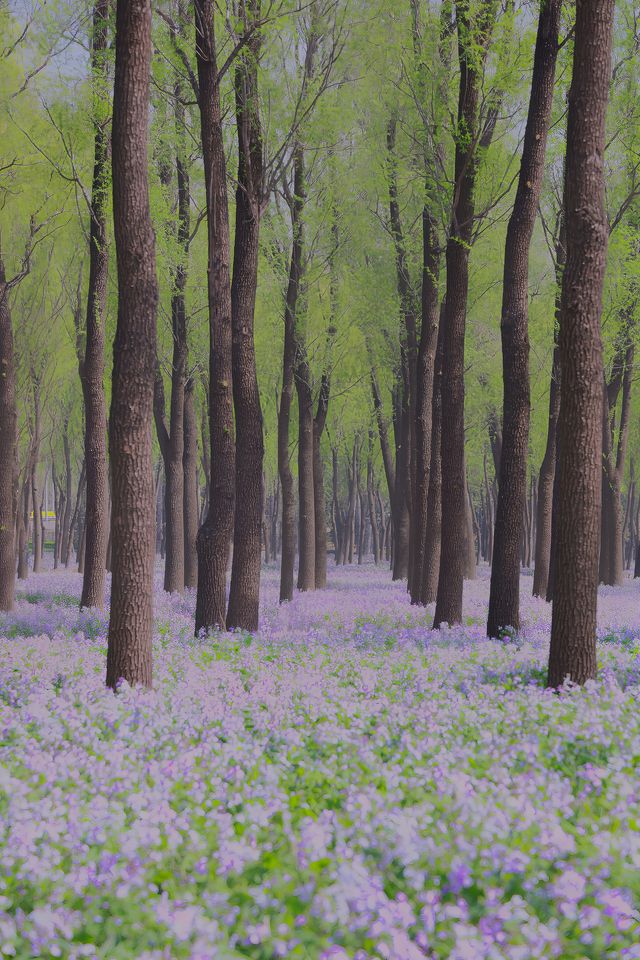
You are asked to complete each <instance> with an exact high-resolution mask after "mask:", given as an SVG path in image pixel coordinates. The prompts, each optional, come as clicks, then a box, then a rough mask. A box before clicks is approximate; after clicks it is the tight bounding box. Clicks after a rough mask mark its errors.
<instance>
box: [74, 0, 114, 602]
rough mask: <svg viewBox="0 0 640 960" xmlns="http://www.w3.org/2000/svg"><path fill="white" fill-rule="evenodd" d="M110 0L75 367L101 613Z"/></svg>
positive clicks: (102, 1)
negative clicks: (83, 307) (84, 294)
mask: <svg viewBox="0 0 640 960" xmlns="http://www.w3.org/2000/svg"><path fill="white" fill-rule="evenodd" d="M110 5H111V3H110V0H96V2H95V5H94V8H93V45H92V50H91V74H92V84H93V96H94V103H95V104H96V107H95V112H94V118H93V124H94V164H93V184H92V189H91V202H90V207H89V215H90V225H89V288H88V291H87V312H86V330H85V335H84V341H85V342H84V350H82V348H81V347H80V348H79V351H78V366H79V372H80V382H81V384H82V395H83V398H84V410H85V428H84V458H85V463H86V465H87V515H86V523H85V529H86V531H87V533H86V537H87V540H86V547H85V558H84V572H83V578H82V593H81V596H80V606H81V607H100V608H101V607H103V606H104V587H105V576H106V555H107V522H108V507H107V497H108V491H107V483H108V479H107V433H106V426H107V409H106V401H105V395H104V345H105V306H106V297H107V275H108V269H109V247H108V240H107V223H106V221H107V212H108V189H109V169H108V167H109V149H110V140H111V137H110V132H109V125H108V120H107V117H106V116H105V108H104V97H105V93H106V85H107V82H108V54H107V50H108V39H109V15H110Z"/></svg>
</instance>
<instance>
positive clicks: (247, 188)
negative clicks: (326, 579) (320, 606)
mask: <svg viewBox="0 0 640 960" xmlns="http://www.w3.org/2000/svg"><path fill="white" fill-rule="evenodd" d="M260 5H261V4H260V0H240V3H239V12H240V15H241V17H242V19H243V23H244V29H245V32H247V33H249V32H250V31H251V30H253V33H251V34H250V39H249V40H248V42H247V43H246V44H245V46H244V49H243V51H242V53H241V54H240V56H239V58H238V61H237V66H236V72H235V93H236V127H237V131H238V188H237V190H236V230H235V247H234V254H233V282H232V286H231V315H232V327H233V405H234V409H235V418H236V471H235V477H236V479H235V483H236V503H239V504H242V509H241V510H236V512H235V521H234V531H233V563H232V567H231V589H230V592H229V609H228V612H227V628H228V629H230V630H231V629H234V628H237V627H239V628H241V629H243V630H257V628H258V608H259V602H260V562H261V553H262V550H261V542H260V541H261V538H260V531H261V528H262V510H263V500H264V489H263V472H262V464H263V460H264V439H263V435H262V409H261V406H260V391H259V389H258V375H257V371H256V355H255V344H254V336H253V322H254V313H255V304H256V290H257V285H258V238H259V231H260V214H261V210H262V203H263V200H264V198H263V195H262V194H263V189H264V188H263V171H262V129H261V126H260V108H259V100H258V61H259V57H260V47H261V39H260V32H259V31H258V30H257V29H255V25H256V23H257V22H258V21H259V19H260Z"/></svg>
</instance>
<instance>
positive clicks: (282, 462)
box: [278, 145, 305, 603]
mask: <svg viewBox="0 0 640 960" xmlns="http://www.w3.org/2000/svg"><path fill="white" fill-rule="evenodd" d="M304 204H305V185H304V155H303V153H302V148H301V147H300V146H299V145H298V146H296V147H295V149H294V154H293V198H292V202H291V235H292V241H291V261H290V265H289V282H288V284H287V292H286V297H285V306H284V345H283V354H282V390H281V393H280V405H279V407H278V476H279V478H280V487H281V490H282V550H281V555H280V603H283V602H284V601H285V600H292V599H293V573H294V566H295V559H296V521H295V509H296V505H295V492H294V483H293V474H292V472H291V455H290V453H289V425H290V421H291V401H292V399H293V386H294V368H295V360H296V334H295V327H296V310H297V305H298V298H299V295H300V292H301V284H302V277H303V271H304V261H303V257H302V252H303V247H304V224H303V221H302V214H303V211H304Z"/></svg>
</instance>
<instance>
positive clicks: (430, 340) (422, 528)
mask: <svg viewBox="0 0 640 960" xmlns="http://www.w3.org/2000/svg"><path fill="white" fill-rule="evenodd" d="M422 238H423V239H422V246H423V269H422V326H421V329H420V345H419V349H418V367H417V385H416V411H415V419H416V427H415V434H416V441H415V461H416V469H415V482H414V491H413V515H412V518H411V536H412V538H413V544H414V546H413V551H412V556H413V564H412V571H411V573H412V576H411V583H410V585H409V587H410V590H409V592H410V594H411V602H412V603H418V604H419V603H423V602H424V601H423V596H424V590H423V584H424V566H425V552H426V548H427V522H428V506H429V478H430V474H431V441H432V434H433V422H432V418H433V383H434V376H435V359H436V347H437V343H438V326H439V311H438V275H439V272H440V247H439V242H438V235H437V228H436V224H435V222H434V221H433V220H432V218H431V216H430V214H429V211H428V210H427V208H426V207H424V209H423V211H422Z"/></svg>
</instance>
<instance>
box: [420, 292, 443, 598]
mask: <svg viewBox="0 0 640 960" xmlns="http://www.w3.org/2000/svg"><path fill="white" fill-rule="evenodd" d="M443 312H444V305H443V306H442V308H441V310H440V316H441V321H440V323H439V325H438V343H437V348H436V359H435V365H434V378H433V396H432V401H431V464H430V467H429V493H428V499H427V534H426V542H425V548H424V561H423V567H422V585H421V594H420V600H421V602H422V603H423V604H424V605H426V604H428V603H433V602H434V601H435V599H436V596H437V593H438V577H439V573H440V551H441V542H442V536H441V534H442V461H441V448H442V354H443V349H444V323H443V322H442V314H443Z"/></svg>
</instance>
